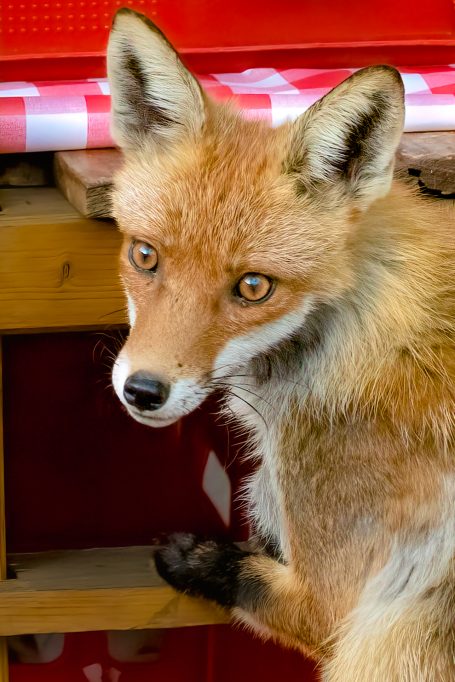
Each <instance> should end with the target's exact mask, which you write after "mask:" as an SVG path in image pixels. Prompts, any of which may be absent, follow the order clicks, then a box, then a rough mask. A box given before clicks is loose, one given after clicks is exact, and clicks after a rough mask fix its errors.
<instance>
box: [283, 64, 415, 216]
mask: <svg viewBox="0 0 455 682" xmlns="http://www.w3.org/2000/svg"><path fill="white" fill-rule="evenodd" d="M403 121H404V88H403V82H402V80H401V76H400V74H399V73H398V71H396V70H395V69H393V68H392V67H388V66H373V67H369V68H366V69H362V70H360V71H357V72H356V73H355V74H354V75H353V76H351V77H350V78H348V79H347V80H345V81H344V82H343V83H341V84H340V85H339V86H338V87H336V88H334V89H333V90H332V91H331V92H329V93H328V95H326V96H325V97H323V98H322V99H321V100H319V101H318V102H316V103H315V104H313V106H311V107H310V109H308V111H307V112H305V114H302V116H300V117H299V118H298V119H297V121H295V122H294V123H293V124H292V125H291V127H290V138H289V146H288V154H287V157H286V160H285V163H284V169H285V171H286V172H288V173H291V174H295V176H296V180H297V181H298V182H299V183H300V184H301V185H303V188H304V189H305V190H307V191H308V192H315V193H320V192H322V193H323V194H326V193H327V192H330V189H331V188H335V189H337V190H340V188H341V189H342V190H343V193H344V194H345V195H346V196H349V197H350V198H352V199H354V200H355V204H356V206H357V207H358V208H360V209H366V208H367V207H368V206H369V205H370V204H371V203H372V202H373V201H374V200H375V199H378V198H379V197H381V196H384V195H385V194H387V192H388V191H389V189H390V185H391V182H392V175H393V168H394V159H395V152H396V149H397V146H398V143H399V141H400V137H401V133H402V130H403Z"/></svg>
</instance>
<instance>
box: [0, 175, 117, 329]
mask: <svg viewBox="0 0 455 682" xmlns="http://www.w3.org/2000/svg"><path fill="white" fill-rule="evenodd" d="M0 206H1V207H2V211H1V212H0V253H1V258H0V333H1V332H2V331H3V332H5V331H9V332H11V331H21V330H34V331H36V330H41V329H43V330H46V329H53V330H57V329H74V328H79V329H89V328H94V327H103V326H111V325H119V324H124V323H125V321H126V317H125V301H124V297H123V293H122V291H121V287H120V281H119V277H118V251H119V247H120V241H121V239H120V234H119V233H118V231H117V229H116V228H115V226H114V224H113V223H112V222H107V221H94V220H87V219H86V218H83V217H82V216H80V215H79V213H78V212H77V211H76V210H75V209H74V208H73V207H72V206H70V204H69V203H68V202H67V201H66V200H65V199H64V198H63V197H62V196H61V194H60V193H59V192H58V190H56V189H55V188H38V189H8V190H0Z"/></svg>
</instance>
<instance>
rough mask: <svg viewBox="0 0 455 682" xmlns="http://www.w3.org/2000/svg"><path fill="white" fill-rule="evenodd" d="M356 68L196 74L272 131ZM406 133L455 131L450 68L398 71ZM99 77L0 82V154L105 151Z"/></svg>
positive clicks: (454, 69)
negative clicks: (100, 149)
mask: <svg viewBox="0 0 455 682" xmlns="http://www.w3.org/2000/svg"><path fill="white" fill-rule="evenodd" d="M355 70H356V69H331V70H327V69H284V70H281V71H277V70H276V69H248V70H247V71H243V72H242V73H223V74H206V75H201V76H199V80H200V82H201V84H202V85H203V87H204V88H205V89H206V90H207V92H209V93H210V94H211V95H212V97H214V98H215V99H218V100H232V101H234V103H235V104H236V105H237V106H238V107H239V108H240V109H241V110H242V111H243V113H244V115H245V116H247V117H249V118H261V119H265V120H267V121H269V122H270V123H271V124H272V125H279V124H280V123H282V122H283V121H285V120H288V119H294V118H296V117H297V116H299V114H301V113H303V112H304V111H305V110H306V109H307V108H308V107H309V106H310V105H311V104H313V102H315V101H316V100H317V99H319V98H320V97H322V96H323V95H325V94H326V93H327V92H328V91H329V90H330V89H331V88H332V87H334V86H335V85H337V84H338V83H340V82H341V81H342V80H344V79H345V78H347V77H348V76H349V75H351V74H352V73H354V71H355ZM400 72H401V75H402V76H403V80H404V83H405V88H406V123H405V130H406V131H407V132H411V131H430V130H433V131H434V130H455V64H452V65H448V66H429V67H419V68H418V69H416V68H412V67H408V68H406V67H402V68H400ZM109 108H110V97H109V84H108V82H107V80H105V79H98V80H86V81H69V82H44V81H43V82H35V83H0V152H2V153H6V152H23V151H53V150H58V149H85V148H95V147H111V146H113V142H112V139H111V136H110V134H109Z"/></svg>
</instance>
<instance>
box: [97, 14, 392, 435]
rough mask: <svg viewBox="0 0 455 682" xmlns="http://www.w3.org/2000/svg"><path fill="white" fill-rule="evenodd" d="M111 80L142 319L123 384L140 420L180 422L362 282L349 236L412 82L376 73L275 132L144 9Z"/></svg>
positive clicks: (128, 247)
mask: <svg viewBox="0 0 455 682" xmlns="http://www.w3.org/2000/svg"><path fill="white" fill-rule="evenodd" d="M108 74H109V80H110V86H111V93H112V131H113V136H114V139H115V141H116V143H117V144H118V145H119V147H120V148H121V149H122V150H123V152H124V158H125V161H124V165H123V168H122V170H121V171H120V172H119V173H118V175H117V177H116V180H115V188H114V193H113V202H114V215H115V218H116V220H117V222H118V225H119V227H120V230H121V231H122V233H123V236H124V241H123V249H122V254H121V277H122V280H123V283H124V287H125V290H126V294H127V298H128V308H129V317H130V327H131V329H130V334H129V337H128V339H127V341H126V343H125V346H124V347H123V349H122V351H121V352H120V354H119V356H118V358H117V361H116V363H115V366H114V371H113V383H114V387H115V390H116V392H117V394H118V396H119V398H120V400H121V401H122V402H123V404H124V405H125V406H126V407H127V409H128V411H129V412H130V414H131V415H132V416H133V417H135V418H136V419H137V420H138V421H140V422H143V423H147V424H150V425H152V426H165V425H167V424H170V423H172V422H174V421H176V420H177V419H179V418H180V417H182V416H183V415H185V414H187V413H189V412H191V411H192V410H194V409H195V408H196V407H198V406H199V405H200V404H201V403H202V402H203V400H204V399H205V397H206V396H207V395H208V394H209V393H211V392H212V391H213V390H214V389H215V388H216V387H217V386H218V385H221V386H222V385H223V380H224V379H226V378H227V377H229V376H231V375H233V374H239V373H240V369H241V368H242V367H245V366H247V365H248V363H249V361H251V360H252V359H253V358H256V357H257V356H259V355H261V354H264V353H267V352H268V351H269V350H270V349H271V348H273V347H274V346H276V345H277V344H280V343H281V342H282V341H283V340H284V339H287V338H289V337H292V335H293V334H294V333H296V331H297V330H301V329H302V327H304V326H305V322H306V319H307V316H308V315H309V314H310V313H311V312H312V311H313V310H314V309H315V308H317V307H318V306H321V304H324V303H330V302H333V301H334V300H335V299H337V298H338V297H340V296H343V293H344V292H345V291H346V290H347V289H349V288H350V287H352V286H353V285H354V282H355V277H356V274H355V266H354V265H353V263H352V259H351V258H350V253H349V244H350V242H351V240H352V237H353V234H354V232H355V230H356V224H357V223H358V221H359V220H360V219H361V216H362V214H363V213H364V212H365V211H368V209H369V207H370V205H371V204H372V203H373V202H375V201H376V200H377V199H379V198H381V197H383V196H385V195H386V194H387V193H388V192H389V189H390V185H391V181H392V173H393V165H394V155H395V150H396V147H397V145H398V142H399V138H400V135H401V132H402V125H403V112H404V106H403V86H402V82H401V78H400V76H399V74H398V73H397V72H396V71H395V70H394V69H392V68H390V67H384V66H378V67H371V68H368V69H364V70H361V71H358V72H357V73H355V74H354V75H353V76H352V77H351V78H349V79H348V80H346V81H344V82H343V83H342V84H341V85H339V86H338V87H337V88H335V89H334V90H332V91H331V92H330V93H329V94H328V95H326V96H325V97H324V98H323V99H322V100H320V101H319V102H317V103H316V104H314V105H313V106H312V107H311V108H310V109H309V110H308V111H307V112H306V113H304V114H303V115H302V116H300V117H299V118H298V119H297V120H296V121H294V122H289V123H286V124H284V125H282V126H281V127H279V128H277V129H272V128H270V127H269V126H268V125H266V124H265V123H264V122H258V121H247V120H245V119H243V118H242V117H241V116H240V115H239V114H238V113H236V112H235V111H234V110H233V109H231V108H230V107H229V106H226V105H220V104H215V103H214V102H212V101H211V100H210V99H209V98H208V97H207V96H206V94H205V93H204V92H203V91H202V89H201V87H200V85H199V83H198V81H197V80H196V79H195V78H194V77H193V76H192V75H191V74H190V73H189V71H188V70H187V69H186V68H185V67H184V65H183V64H182V62H181V61H180V60H179V57H178V56H177V54H176V52H175V50H174V49H173V48H172V46H171V45H170V44H169V42H168V41H167V39H166V38H165V37H164V36H163V34H162V33H161V32H160V31H159V29H158V28H157V27H156V26H154V25H153V24H152V23H151V22H150V21H148V20H147V19H146V18H145V17H144V16H142V15H139V14H136V13H134V12H132V11H130V10H120V11H119V12H118V14H117V16H116V19H115V22H114V26H113V29H112V32H111V35H110V40H109V47H108Z"/></svg>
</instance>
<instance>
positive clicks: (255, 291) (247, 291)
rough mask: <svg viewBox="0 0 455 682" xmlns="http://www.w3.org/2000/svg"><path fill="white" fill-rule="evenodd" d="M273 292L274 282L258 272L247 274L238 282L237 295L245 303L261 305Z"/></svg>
mask: <svg viewBox="0 0 455 682" xmlns="http://www.w3.org/2000/svg"><path fill="white" fill-rule="evenodd" d="M272 291H273V281H272V280H271V279H270V278H269V277H266V276H265V275H260V274H258V273H257V272H247V273H246V275H243V277H242V278H241V279H240V280H239V281H238V282H237V286H236V287H235V293H236V294H237V296H239V297H240V298H243V300H245V301H250V302H251V303H259V301H264V300H265V299H267V298H268V297H269V296H270V294H271V293H272Z"/></svg>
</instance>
